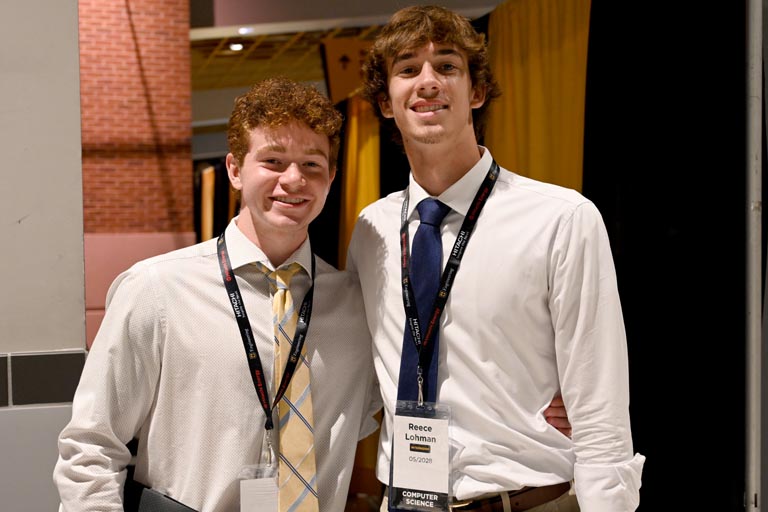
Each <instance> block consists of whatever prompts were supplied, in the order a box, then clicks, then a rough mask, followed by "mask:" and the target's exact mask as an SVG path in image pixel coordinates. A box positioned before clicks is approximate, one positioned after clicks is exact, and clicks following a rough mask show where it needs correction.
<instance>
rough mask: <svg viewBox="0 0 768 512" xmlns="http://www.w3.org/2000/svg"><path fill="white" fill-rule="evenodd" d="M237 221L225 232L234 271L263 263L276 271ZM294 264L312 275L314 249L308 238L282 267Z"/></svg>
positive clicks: (231, 222)
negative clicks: (238, 225)
mask: <svg viewBox="0 0 768 512" xmlns="http://www.w3.org/2000/svg"><path fill="white" fill-rule="evenodd" d="M236 221H237V217H235V218H234V219H232V220H231V221H230V223H229V225H228V226H227V229H226V230H225V231H224V233H225V236H226V237H227V251H228V252H229V261H230V263H231V264H232V270H236V269H238V268H239V267H243V266H245V265H252V264H255V263H263V264H264V265H265V266H266V267H267V268H271V269H272V270H274V266H273V265H272V263H271V262H270V261H269V258H267V256H266V255H265V254H264V251H262V250H261V248H259V246H258V245H256V244H255V243H253V242H251V241H250V240H249V239H248V238H247V237H246V236H245V235H244V234H243V232H242V231H240V228H238V227H237V222H236ZM294 262H296V263H298V264H299V265H301V266H302V268H304V271H305V272H306V273H307V275H311V268H312V248H311V246H310V243H309V237H307V239H306V240H304V243H302V244H301V246H299V248H298V249H296V251H295V252H294V253H293V254H291V255H290V256H289V257H288V258H287V259H286V260H285V262H284V263H283V264H282V265H280V266H281V267H285V266H287V265H289V264H291V263H294Z"/></svg>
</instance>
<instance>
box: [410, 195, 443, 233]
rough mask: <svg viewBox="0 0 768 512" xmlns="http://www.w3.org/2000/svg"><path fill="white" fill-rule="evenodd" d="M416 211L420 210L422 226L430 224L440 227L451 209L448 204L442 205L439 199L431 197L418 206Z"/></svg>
mask: <svg viewBox="0 0 768 512" xmlns="http://www.w3.org/2000/svg"><path fill="white" fill-rule="evenodd" d="M416 209H417V210H419V217H420V219H421V223H422V224H430V225H432V226H439V225H440V223H441V222H443V218H445V216H446V215H448V212H449V211H451V207H450V206H448V205H447V204H444V203H441V202H440V201H438V200H437V199H432V198H431V197H429V198H427V199H424V200H423V201H421V202H420V203H419V204H418V205H416Z"/></svg>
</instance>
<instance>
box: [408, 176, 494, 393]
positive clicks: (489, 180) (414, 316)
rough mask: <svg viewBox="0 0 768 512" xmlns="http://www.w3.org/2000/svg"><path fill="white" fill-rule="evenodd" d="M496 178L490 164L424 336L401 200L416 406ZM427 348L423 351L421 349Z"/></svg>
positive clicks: (444, 276) (441, 279)
mask: <svg viewBox="0 0 768 512" xmlns="http://www.w3.org/2000/svg"><path fill="white" fill-rule="evenodd" d="M498 177H499V166H498V164H497V163H496V162H495V161H493V162H492V163H491V168H490V170H489V171H488V174H487V175H486V176H485V179H484V180H483V183H482V184H481V185H480V188H479V189H478V191H477V193H476V194H475V198H474V199H473V200H472V204H471V206H470V208H469V211H468V212H467V215H466V217H464V222H463V223H462V224H461V229H460V230H459V234H458V235H457V236H456V242H455V243H454V244H453V249H451V255H450V257H449V258H448V262H447V263H446V264H445V268H444V269H443V274H442V276H441V277H440V288H439V289H438V291H437V296H436V297H435V301H434V303H433V306H432V314H431V315H430V316H429V322H428V325H427V331H426V332H425V333H424V336H422V335H421V333H422V330H421V325H420V322H419V314H418V310H417V308H416V300H415V298H414V296H413V288H412V287H411V278H410V249H409V247H408V246H409V235H408V192H407V191H406V193H405V199H403V208H402V211H401V213H400V219H401V222H402V224H401V227H400V251H401V252H400V254H401V256H402V257H401V275H402V280H401V281H402V285H403V306H404V307H405V314H406V318H407V320H408V328H409V329H410V331H411V337H412V338H413V343H414V345H416V351H417V352H418V354H419V366H418V367H417V370H416V371H417V372H418V377H417V381H418V383H419V395H418V396H419V403H420V404H421V403H423V395H422V383H423V382H424V378H423V373H424V370H425V369H429V361H430V359H431V358H432V351H433V350H434V348H433V347H434V346H433V345H432V344H430V341H431V340H432V336H433V335H434V332H435V329H437V328H438V322H439V320H440V315H441V314H442V312H443V308H444V307H445V303H446V302H447V301H448V295H449V294H450V293H451V288H452V287H453V282H454V280H455V278H456V273H457V272H458V271H459V265H460V263H461V259H462V257H464V251H465V250H466V249H467V244H469V237H470V236H471V235H472V231H473V230H474V228H475V224H476V223H477V217H478V216H479V215H480V212H481V211H482V210H483V207H484V206H485V202H486V201H487V200H488V196H490V195H491V190H493V186H494V185H495V184H496V178H498ZM424 349H427V350H424Z"/></svg>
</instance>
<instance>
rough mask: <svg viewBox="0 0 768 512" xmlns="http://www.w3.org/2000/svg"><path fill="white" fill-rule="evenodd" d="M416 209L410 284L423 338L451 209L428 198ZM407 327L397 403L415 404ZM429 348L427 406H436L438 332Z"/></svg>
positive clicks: (413, 356)
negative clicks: (442, 227)
mask: <svg viewBox="0 0 768 512" xmlns="http://www.w3.org/2000/svg"><path fill="white" fill-rule="evenodd" d="M416 209H417V210H418V211H419V217H420V219H421V222H420V224H419V228H418V229H417V230H416V235H415V236H414V237H413V246H412V248H411V283H412V286H413V294H414V298H415V300H416V308H417V309H418V311H419V326H420V328H421V334H422V336H424V334H425V333H426V331H427V325H428V323H429V316H430V315H431V314H432V308H433V306H434V302H435V296H436V295H437V289H438V288H439V287H440V273H441V271H442V268H443V267H442V264H441V263H442V258H443V244H442V241H441V239H440V223H441V222H442V221H443V218H444V217H445V216H446V215H447V214H448V212H449V211H451V208H450V207H449V206H447V205H445V204H443V203H441V202H440V201H438V200H437V199H432V198H427V199H424V200H423V201H421V202H420V203H419V204H418V205H417V206H416ZM407 324H408V322H407V320H406V326H405V334H404V336H403V353H402V357H401V358H400V380H399V383H398V387H397V399H398V400H411V401H415V400H417V399H418V395H419V387H418V382H417V373H416V368H417V366H418V363H419V353H418V352H417V350H416V346H415V345H414V342H413V337H412V336H411V330H410V329H409V328H408V325H407ZM423 341H424V340H423V338H422V342H423ZM430 345H433V349H432V350H429V353H431V354H432V356H431V359H429V360H428V369H427V368H424V369H423V370H424V373H425V374H426V377H425V379H424V384H423V385H424V387H423V391H424V400H425V401H426V402H434V401H435V400H436V398H437V361H438V359H439V357H438V353H439V352H438V350H439V343H438V330H435V333H434V335H433V336H432V340H431V341H430ZM428 349H429V347H428Z"/></svg>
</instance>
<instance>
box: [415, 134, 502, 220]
mask: <svg viewBox="0 0 768 512" xmlns="http://www.w3.org/2000/svg"><path fill="white" fill-rule="evenodd" d="M478 147H479V148H480V152H481V154H482V156H481V157H480V160H478V161H477V163H476V164H475V165H474V166H473V167H472V168H471V169H470V170H469V171H467V173H466V174H464V176H462V178H461V179H460V180H459V181H457V182H456V183H454V184H453V185H451V186H450V187H448V189H446V190H445V192H443V193H442V194H440V195H439V196H438V197H437V199H439V200H440V202H442V203H445V204H447V205H448V206H450V207H451V210H453V211H455V212H458V213H460V214H461V215H463V216H466V215H467V212H468V211H469V207H470V206H471V205H472V200H473V199H474V198H475V194H476V193H477V191H478V189H479V188H480V185H481V184H482V182H483V180H484V179H485V176H486V175H487V174H488V170H489V169H490V168H491V162H493V156H491V152H490V151H489V150H488V148H485V147H483V146H478ZM428 197H430V195H429V193H428V192H427V191H426V190H424V189H423V188H422V187H421V185H419V184H418V183H416V180H414V179H413V173H411V177H410V181H409V185H408V218H410V217H411V215H413V211H414V210H415V209H416V205H418V204H419V202H420V201H421V200H422V199H426V198H428Z"/></svg>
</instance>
